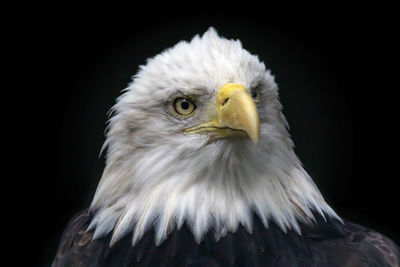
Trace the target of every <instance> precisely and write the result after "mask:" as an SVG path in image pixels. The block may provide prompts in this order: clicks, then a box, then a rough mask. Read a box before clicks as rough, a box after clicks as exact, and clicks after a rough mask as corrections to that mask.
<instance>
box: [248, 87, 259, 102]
mask: <svg viewBox="0 0 400 267" xmlns="http://www.w3.org/2000/svg"><path fill="white" fill-rule="evenodd" d="M250 95H251V97H252V98H253V99H254V102H256V103H258V102H259V101H260V88H259V87H258V86H257V87H255V88H253V89H252V90H251V91H250Z"/></svg>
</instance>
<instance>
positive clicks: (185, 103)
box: [181, 100, 189, 110]
mask: <svg viewBox="0 0 400 267" xmlns="http://www.w3.org/2000/svg"><path fill="white" fill-rule="evenodd" d="M181 108H182V109H185V110H186V109H188V108H189V102H188V101H186V100H182V103H181Z"/></svg>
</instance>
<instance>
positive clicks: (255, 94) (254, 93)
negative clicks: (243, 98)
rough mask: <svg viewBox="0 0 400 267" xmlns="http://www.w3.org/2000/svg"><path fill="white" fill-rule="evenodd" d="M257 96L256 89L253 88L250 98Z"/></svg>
mask: <svg viewBox="0 0 400 267" xmlns="http://www.w3.org/2000/svg"><path fill="white" fill-rule="evenodd" d="M256 96H257V91H256V90H254V91H253V92H251V97H252V98H255V97H256Z"/></svg>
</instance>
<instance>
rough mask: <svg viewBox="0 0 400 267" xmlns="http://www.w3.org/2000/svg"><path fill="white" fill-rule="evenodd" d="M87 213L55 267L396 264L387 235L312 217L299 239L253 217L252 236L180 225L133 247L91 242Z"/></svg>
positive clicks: (399, 257) (68, 232)
mask: <svg viewBox="0 0 400 267" xmlns="http://www.w3.org/2000/svg"><path fill="white" fill-rule="evenodd" d="M90 220H91V214H90V213H89V212H88V211H83V212H81V213H79V214H77V215H76V216H75V217H74V218H73V219H72V220H71V221H70V223H69V224H68V226H67V228H66V229H65V232H64V234H63V236H62V239H61V242H60V245H59V249H58V252H57V255H56V257H55V259H54V262H53V267H59V266H75V267H82V266H101V267H103V266H118V267H124V266H211V267H212V266H380V267H381V266H382V267H383V266H400V265H399V264H400V252H399V248H398V247H397V246H396V245H395V244H394V243H393V242H392V241H391V240H390V239H388V238H387V237H385V236H383V235H381V234H379V233H377V232H374V231H372V230H369V229H367V228H364V227H361V226H359V225H356V224H353V223H350V222H345V223H344V224H341V223H340V222H338V221H330V220H328V221H325V220H323V219H322V218H317V221H316V224H315V225H314V226H312V227H310V226H305V225H304V226H302V235H298V234H296V233H295V232H294V231H289V232H288V233H284V232H282V230H280V228H279V227H277V226H276V225H275V224H274V223H272V222H271V223H270V225H269V227H268V229H267V228H265V227H264V225H263V224H262V223H261V221H260V220H259V219H258V218H257V216H254V220H253V221H254V223H253V232H252V233H251V234H250V233H248V232H247V231H246V230H245V229H244V228H243V227H239V228H238V230H237V231H236V232H235V233H228V234H227V235H226V236H225V237H223V238H221V239H220V240H219V241H215V239H214V238H213V234H212V233H210V234H208V235H206V236H205V238H204V239H203V241H202V242H201V243H200V244H197V243H196V241H195V240H194V239H193V236H192V234H191V232H190V230H189V229H188V228H187V227H186V226H184V227H182V229H180V230H176V231H174V232H173V233H171V234H170V235H169V237H168V238H167V240H165V241H164V242H163V243H162V244H161V245H160V246H158V247H157V246H156V245H155V243H154V231H153V230H150V231H148V232H147V233H146V234H145V235H144V236H143V238H142V239H141V240H140V241H139V242H138V243H137V244H136V245H135V246H134V247H132V245H131V240H132V235H131V234H129V235H127V236H126V237H124V238H123V239H122V240H120V241H118V242H117V243H116V244H115V245H114V246H112V247H111V248H110V247H109V242H110V235H108V236H105V237H102V238H100V239H97V240H92V236H93V231H89V232H86V229H87V227H88V225H89V223H90Z"/></svg>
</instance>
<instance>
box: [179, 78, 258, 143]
mask: <svg viewBox="0 0 400 267" xmlns="http://www.w3.org/2000/svg"><path fill="white" fill-rule="evenodd" d="M185 133H187V134H190V133H209V134H212V135H214V136H215V137H217V138H222V137H229V136H243V135H245V136H246V135H247V136H248V137H249V138H250V139H251V140H252V141H253V143H254V144H255V145H257V143H258V139H259V137H260V119H259V117H258V111H257V106H256V104H255V103H254V100H253V99H252V97H251V96H250V95H249V93H248V92H247V89H246V87H245V86H243V85H241V84H237V83H229V84H226V85H224V86H223V87H222V88H221V89H220V90H219V92H218V97H217V117H216V118H213V119H212V120H211V121H210V122H207V123H204V124H201V125H198V126H195V127H192V128H189V129H186V130H185Z"/></svg>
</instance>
